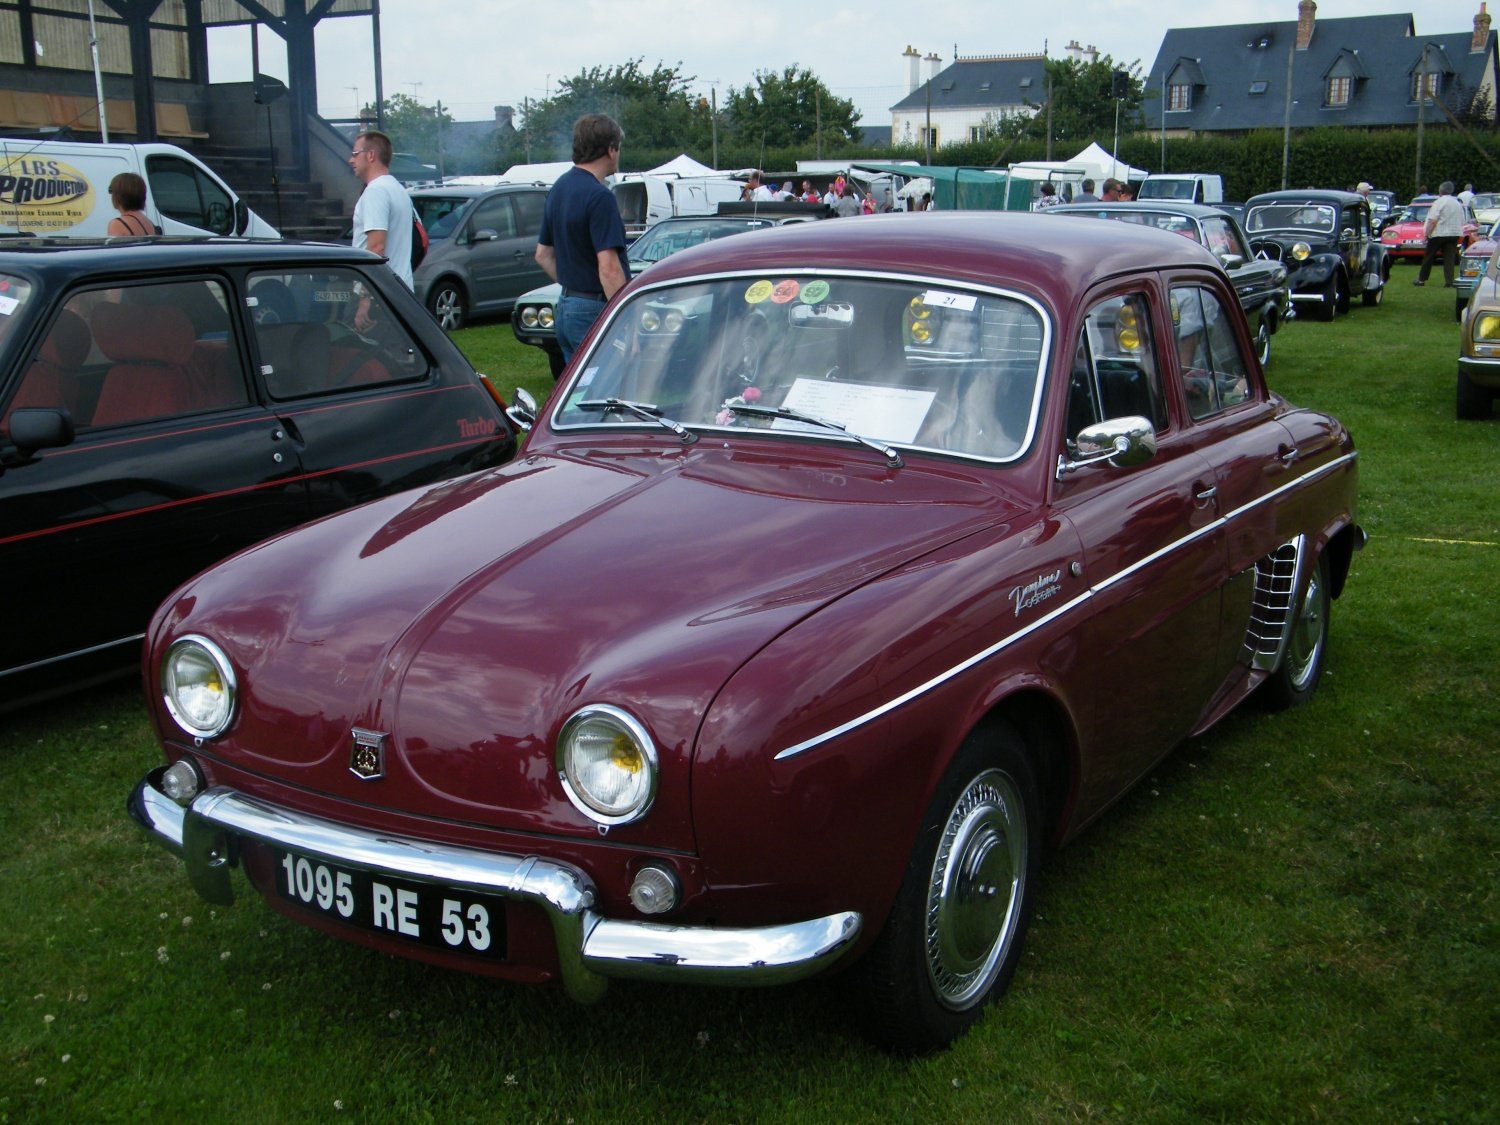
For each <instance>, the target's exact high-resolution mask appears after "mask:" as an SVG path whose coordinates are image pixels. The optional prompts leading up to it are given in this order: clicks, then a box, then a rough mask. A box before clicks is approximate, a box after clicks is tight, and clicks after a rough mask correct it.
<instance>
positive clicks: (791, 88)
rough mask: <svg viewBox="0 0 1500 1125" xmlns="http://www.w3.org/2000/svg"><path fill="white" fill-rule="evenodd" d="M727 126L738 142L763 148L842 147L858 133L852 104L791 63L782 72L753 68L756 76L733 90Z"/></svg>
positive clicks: (729, 103)
mask: <svg viewBox="0 0 1500 1125" xmlns="http://www.w3.org/2000/svg"><path fill="white" fill-rule="evenodd" d="M725 108H726V110H727V116H728V118H729V125H730V129H731V131H732V132H733V133H734V135H735V137H736V138H738V139H739V140H740V141H741V142H742V143H746V144H753V145H757V146H764V147H766V148H787V147H791V146H794V145H817V144H818V143H819V142H821V143H822V145H823V146H824V147H827V148H834V149H837V148H840V147H843V146H847V145H850V144H852V143H854V141H855V140H856V139H857V138H858V136H859V132H858V125H859V112H858V111H857V110H856V109H855V108H854V103H853V102H852V101H848V100H846V99H844V98H839V97H835V96H834V95H833V93H832V92H831V91H830V90H829V89H828V87H827V86H825V85H823V83H822V82H821V81H820V80H819V79H818V77H817V75H815V74H813V72H812V71H810V70H806V69H803V68H801V67H799V66H797V64H796V63H793V64H792V65H791V66H789V67H787V68H786V69H784V70H782V71H781V72H780V73H776V72H775V71H769V70H765V71H762V70H758V71H756V72H755V81H754V82H753V83H751V84H749V85H747V86H745V87H744V88H743V89H740V90H731V91H730V92H729V98H728V101H727V103H726V107H725Z"/></svg>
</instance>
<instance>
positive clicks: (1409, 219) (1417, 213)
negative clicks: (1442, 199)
mask: <svg viewBox="0 0 1500 1125" xmlns="http://www.w3.org/2000/svg"><path fill="white" fill-rule="evenodd" d="M1431 207H1432V204H1431V203H1413V204H1412V205H1411V206H1410V207H1408V208H1407V209H1406V211H1405V212H1404V213H1403V214H1402V216H1401V221H1402V222H1403V223H1425V222H1426V221H1427V212H1428V210H1429V209H1430V208H1431Z"/></svg>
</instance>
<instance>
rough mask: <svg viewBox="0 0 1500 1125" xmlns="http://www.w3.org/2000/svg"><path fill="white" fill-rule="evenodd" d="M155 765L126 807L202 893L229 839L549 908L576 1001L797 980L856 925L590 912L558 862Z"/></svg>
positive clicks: (582, 881) (223, 889) (585, 881)
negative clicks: (694, 922) (691, 922)
mask: <svg viewBox="0 0 1500 1125" xmlns="http://www.w3.org/2000/svg"><path fill="white" fill-rule="evenodd" d="M164 770H165V767H159V768H157V769H155V770H152V771H151V772H150V773H149V774H147V775H146V777H145V778H144V779H143V780H142V781H141V782H140V784H139V785H137V786H136V788H135V790H134V791H133V792H132V793H131V795H130V799H129V801H128V802H127V808H128V810H129V812H130V815H131V816H132V817H133V818H134V819H135V820H136V822H137V823H138V824H140V826H141V827H142V828H144V829H145V830H146V831H147V832H148V833H149V834H150V835H151V836H152V838H154V839H155V840H156V841H157V843H159V844H161V845H162V846H164V847H166V848H167V849H168V850H169V851H172V852H173V853H175V854H176V855H178V856H180V857H181V858H182V859H183V861H184V863H185V864H186V866H187V870H188V879H189V881H190V882H191V883H192V884H193V887H194V889H196V890H197V891H198V893H199V894H200V895H202V896H203V897H204V898H206V899H208V901H210V902H215V903H221V904H224V905H227V904H229V903H231V902H233V901H234V891H233V888H232V887H231V885H230V880H229V867H230V864H231V863H232V862H233V860H232V856H233V851H232V847H231V843H232V838H236V837H243V838H248V839H253V840H258V841H260V842H262V843H266V844H272V845H275V846H277V847H282V848H286V849H288V850H291V851H296V852H299V853H302V854H306V855H310V856H317V857H318V858H321V859H326V860H328V861H329V862H331V863H335V864H338V865H340V866H342V867H349V868H356V869H359V870H362V871H368V872H371V873H375V874H385V875H390V876H393V877H396V878H402V879H408V880H412V881H416V882H423V883H432V884H434V885H436V886H441V887H452V888H465V889H472V890H476V891H480V892H483V893H487V894H493V895H499V896H501V897H505V898H512V899H517V900H519V901H523V902H528V903H530V904H532V905H534V906H538V907H540V908H541V909H542V910H543V911H544V912H545V913H546V914H547V916H548V919H549V920H550V922H551V923H552V931H553V936H554V938H555V940H556V943H557V959H558V965H559V967H560V972H561V976H562V980H563V985H564V987H565V988H566V989H567V991H568V994H569V995H570V996H572V997H573V998H574V999H575V1000H578V1001H581V1002H585V1003H587V1002H590V1001H593V1000H597V999H598V998H599V997H600V996H602V995H603V993H604V989H605V986H606V984H607V978H610V977H629V978H632V979H636V980H642V979H647V980H685V979H691V980H698V981H703V982H709V983H715V984H725V985H735V986H741V985H761V984H781V983H785V982H787V981H793V980H800V979H802V978H803V977H807V976H811V975H812V974H814V973H817V972H820V971H821V970H822V969H824V968H826V967H827V966H828V965H829V964H831V963H832V962H833V961H834V960H836V959H837V958H838V957H840V956H842V955H843V954H844V952H846V951H847V950H848V948H849V947H850V946H851V945H852V944H853V942H854V940H855V938H857V937H858V936H859V933H860V929H861V926H862V924H863V920H862V918H861V916H860V915H859V914H857V913H854V912H852V911H843V912H839V913H836V914H830V915H828V916H827V917H825V918H812V919H809V920H807V921H802V922H790V923H785V924H783V925H777V926H757V927H739V928H735V927H724V928H719V927H708V926H674V925H666V924H662V923H660V922H634V921H622V920H618V919H611V918H604V917H601V916H600V915H598V914H596V913H595V912H594V910H593V906H594V903H595V899H596V895H595V893H594V886H593V883H592V882H591V881H590V879H589V878H588V876H587V875H585V874H584V873H583V872H582V871H579V870H577V869H575V868H572V867H569V866H566V865H564V864H561V863H555V862H552V861H551V860H545V859H541V858H539V857H538V856H534V855H527V856H521V855H507V854H505V853H502V852H486V851H480V850H478V849H476V848H466V847H459V846H456V845H451V844H438V843H433V842H431V841H426V840H417V839H413V838H411V837H406V836H394V835H390V834H386V833H379V832H370V831H366V830H363V829H358V828H350V827H346V826H345V825H341V824H338V823H335V822H334V821H330V820H325V819H323V818H322V817H316V816H310V815H308V814H305V813H299V812H294V811H293V810H290V809H285V808H281V807H280V806H277V805H273V804H271V803H270V802H268V801H262V800H260V799H258V798H255V797H250V796H247V795H246V794H244V793H239V792H236V791H235V790H232V789H227V788H223V787H217V788H214V789H210V790H208V791H207V792H205V793H202V794H200V795H199V796H198V797H197V798H196V799H195V800H194V801H193V803H192V805H191V806H189V807H188V808H185V809H184V808H183V807H181V806H180V805H178V804H177V803H176V802H174V801H172V800H171V799H170V798H168V797H167V796H166V795H165V794H164V793H162V792H161V791H160V788H159V786H160V779H161V775H162V773H163V772H164Z"/></svg>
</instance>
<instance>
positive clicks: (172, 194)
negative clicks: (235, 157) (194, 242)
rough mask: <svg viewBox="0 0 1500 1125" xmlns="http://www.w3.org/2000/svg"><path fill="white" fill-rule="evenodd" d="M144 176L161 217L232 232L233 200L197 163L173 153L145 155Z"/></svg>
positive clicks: (208, 229)
mask: <svg viewBox="0 0 1500 1125" xmlns="http://www.w3.org/2000/svg"><path fill="white" fill-rule="evenodd" d="M146 179H147V180H149V181H150V184H151V198H152V199H154V200H155V201H156V206H157V207H158V208H159V209H160V210H161V213H162V214H163V215H164V216H165V217H167V218H170V219H176V220H177V221H178V222H180V223H187V224H188V225H189V226H194V227H198V228H199V229H201V230H206V231H212V232H213V233H214V234H232V233H234V201H233V200H232V199H230V197H229V193H228V192H226V191H225V190H224V189H223V188H222V187H220V186H219V185H218V184H217V183H215V182H214V181H213V180H211V179H209V178H208V177H207V176H206V175H204V174H203V170H202V169H201V168H199V167H198V166H197V165H194V164H189V163H188V162H187V161H186V160H182V159H180V158H178V157H175V156H148V157H147V158H146Z"/></svg>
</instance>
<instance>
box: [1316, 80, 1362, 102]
mask: <svg viewBox="0 0 1500 1125" xmlns="http://www.w3.org/2000/svg"><path fill="white" fill-rule="evenodd" d="M1353 93H1354V79H1352V78H1349V77H1347V76H1344V77H1338V78H1330V79H1329V80H1328V82H1327V84H1326V85H1325V86H1324V88H1323V104H1324V105H1330V106H1346V105H1348V104H1349V98H1350V95H1352V94H1353Z"/></svg>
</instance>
